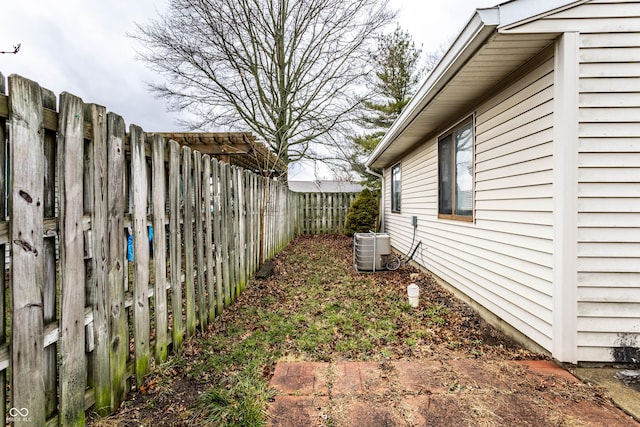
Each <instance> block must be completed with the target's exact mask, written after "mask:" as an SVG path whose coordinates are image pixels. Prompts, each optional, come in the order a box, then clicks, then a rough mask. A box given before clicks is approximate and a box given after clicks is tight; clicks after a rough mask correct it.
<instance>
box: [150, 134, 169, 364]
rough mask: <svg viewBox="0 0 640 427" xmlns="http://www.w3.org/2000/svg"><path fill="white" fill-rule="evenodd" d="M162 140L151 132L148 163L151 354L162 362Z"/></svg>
mask: <svg viewBox="0 0 640 427" xmlns="http://www.w3.org/2000/svg"><path fill="white" fill-rule="evenodd" d="M164 149H165V141H164V138H163V137H162V136H160V135H153V141H152V146H151V151H152V157H151V164H152V170H153V176H152V186H151V188H152V191H153V206H152V213H153V273H154V280H153V284H154V292H153V294H154V304H155V307H154V310H153V312H154V315H155V326H156V341H155V347H154V356H155V359H156V362H158V363H162V362H164V361H165V360H166V358H167V345H168V343H167V341H168V339H167V333H168V321H167V318H168V316H167V245H166V241H167V237H166V232H165V224H164V220H165V209H166V206H165V202H166V185H165V177H166V173H165V171H166V169H165V163H164Z"/></svg>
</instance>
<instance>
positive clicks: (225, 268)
mask: <svg viewBox="0 0 640 427" xmlns="http://www.w3.org/2000/svg"><path fill="white" fill-rule="evenodd" d="M219 165H220V175H219V177H220V178H219V180H220V217H221V220H222V224H221V227H220V236H221V238H220V246H221V251H222V255H221V256H222V283H223V289H224V291H223V292H224V306H225V307H228V306H229V304H231V279H230V270H231V266H230V264H231V262H230V259H229V234H230V228H231V212H230V211H231V207H230V201H231V197H230V189H229V172H230V168H229V165H228V164H226V163H219Z"/></svg>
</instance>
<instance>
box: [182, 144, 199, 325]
mask: <svg viewBox="0 0 640 427" xmlns="http://www.w3.org/2000/svg"><path fill="white" fill-rule="evenodd" d="M191 158H192V156H191V149H190V148H189V147H182V176H183V180H184V181H183V182H184V219H183V223H182V224H183V230H184V234H183V239H184V290H185V293H184V297H185V300H186V306H187V307H186V314H187V337H190V336H192V335H193V334H195V333H196V295H195V285H194V283H193V273H194V271H193V168H192V165H191Z"/></svg>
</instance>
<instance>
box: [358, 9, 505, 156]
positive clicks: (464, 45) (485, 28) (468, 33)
mask: <svg viewBox="0 0 640 427" xmlns="http://www.w3.org/2000/svg"><path fill="white" fill-rule="evenodd" d="M499 23H500V11H499V8H498V7H492V8H486V9H478V10H476V11H475V13H474V14H473V15H472V17H471V19H470V20H469V22H468V23H467V25H466V26H465V27H464V29H463V30H462V31H461V33H460V35H459V36H458V37H457V38H456V40H455V41H454V42H453V44H452V45H451V47H450V48H449V50H448V51H447V52H446V53H445V55H444V56H443V57H442V59H441V60H440V62H439V63H438V65H436V67H435V68H434V69H433V71H432V72H431V73H430V74H429V75H428V76H427V78H426V79H425V80H424V82H423V83H422V85H421V86H420V89H419V90H418V92H417V93H416V94H415V95H414V97H413V98H412V100H411V102H409V104H408V105H407V106H406V108H405V109H404V111H403V112H402V114H400V116H399V117H398V118H397V119H396V121H395V122H394V123H393V125H392V126H391V128H389V130H388V131H387V133H386V134H385V135H384V137H383V138H382V140H381V141H380V143H379V144H378V146H377V147H376V148H375V150H374V151H373V153H372V154H371V156H369V158H368V159H367V161H366V166H367V167H374V168H380V167H385V166H387V165H386V164H381V162H379V159H380V156H381V155H382V154H383V153H384V152H385V150H386V149H387V148H389V146H390V145H391V143H392V142H393V141H394V140H395V139H396V138H397V137H398V136H399V135H400V134H401V133H402V132H404V130H405V129H406V128H407V127H408V126H409V125H410V124H411V122H413V120H414V119H415V118H416V116H417V115H418V114H419V113H420V111H422V110H423V109H424V108H426V107H427V106H428V105H429V103H430V102H431V101H432V100H433V98H434V97H435V96H436V95H437V94H438V92H439V91H440V90H441V89H442V88H444V87H445V86H446V85H447V83H448V82H449V81H450V80H451V79H452V78H453V77H454V76H455V75H456V73H457V72H458V71H459V70H460V69H461V68H462V67H463V66H464V64H465V63H466V62H467V60H468V59H469V58H470V57H471V56H472V55H473V54H474V52H476V51H477V49H478V48H479V47H480V46H481V45H482V44H483V43H484V42H485V41H486V40H487V39H488V38H489V36H490V35H491V34H493V33H494V32H495V30H496V28H497V26H498V25H499Z"/></svg>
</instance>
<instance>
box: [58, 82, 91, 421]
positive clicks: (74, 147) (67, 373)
mask: <svg viewBox="0 0 640 427" xmlns="http://www.w3.org/2000/svg"><path fill="white" fill-rule="evenodd" d="M83 118H84V106H83V103H82V100H81V99H80V98H78V97H75V96H73V95H71V94H68V93H62V94H61V95H60V115H59V120H58V147H59V150H58V178H59V183H60V221H59V222H60V226H59V227H60V288H61V289H60V290H61V294H62V297H61V302H60V305H61V307H60V424H61V425H65V426H66V425H84V388H85V384H86V377H87V374H86V362H85V330H84V305H85V297H84V296H85V287H84V282H85V274H84V271H85V270H84V246H83V243H84V238H83V235H84V231H83V229H82V216H83V213H84V212H83V195H84V193H83V191H84V190H83V175H84V168H83V166H84V134H83V131H84V120H83Z"/></svg>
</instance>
